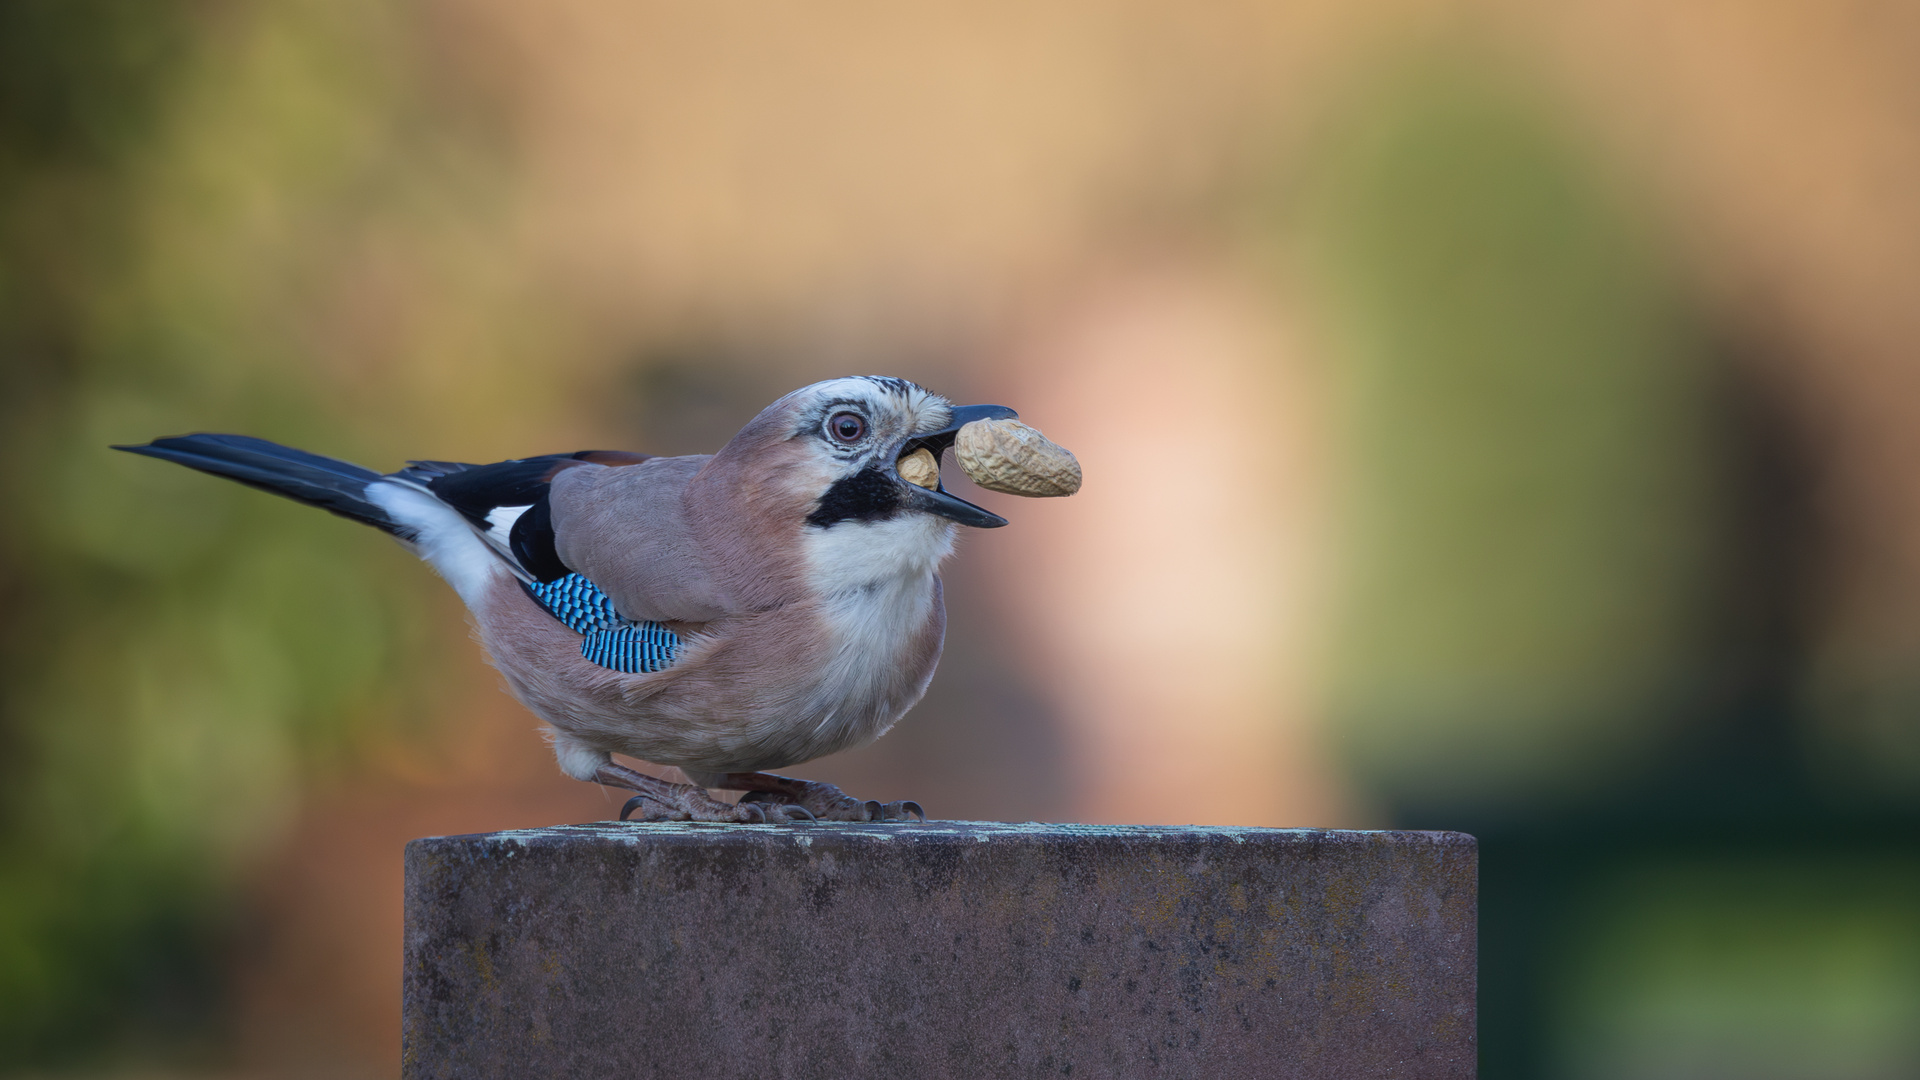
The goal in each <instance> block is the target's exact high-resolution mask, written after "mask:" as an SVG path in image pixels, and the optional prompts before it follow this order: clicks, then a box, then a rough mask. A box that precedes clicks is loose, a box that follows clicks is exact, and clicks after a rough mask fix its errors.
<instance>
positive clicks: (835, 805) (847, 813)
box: [721, 773, 927, 821]
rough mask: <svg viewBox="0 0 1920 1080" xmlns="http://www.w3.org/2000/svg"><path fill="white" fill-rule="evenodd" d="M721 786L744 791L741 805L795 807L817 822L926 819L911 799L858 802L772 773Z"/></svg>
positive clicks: (827, 787) (828, 787)
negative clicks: (888, 801) (885, 801)
mask: <svg viewBox="0 0 1920 1080" xmlns="http://www.w3.org/2000/svg"><path fill="white" fill-rule="evenodd" d="M721 786H722V787H726V788H731V789H733V790H736V791H745V792H746V793H747V794H745V795H743V796H741V797H740V805H741V806H748V805H753V806H784V807H798V808H800V809H802V810H805V811H806V812H808V813H810V814H812V815H813V816H814V817H815V818H817V819H818V820H820V821H907V820H911V819H918V820H920V821H925V820H927V812H926V811H925V810H922V809H921V808H920V804H919V803H917V802H914V801H913V800H912V799H901V800H899V801H897V802H890V803H883V802H878V801H876V800H873V799H868V800H867V801H865V802H862V801H861V800H859V799H856V798H854V797H853V796H851V795H848V794H847V793H846V792H844V791H841V790H840V789H839V788H837V787H835V786H834V785H832V784H825V783H821V782H820V781H818V780H796V779H794V778H792V777H789V776H776V775H774V774H773V773H728V774H727V775H726V778H725V780H724V782H723V783H722V784H721Z"/></svg>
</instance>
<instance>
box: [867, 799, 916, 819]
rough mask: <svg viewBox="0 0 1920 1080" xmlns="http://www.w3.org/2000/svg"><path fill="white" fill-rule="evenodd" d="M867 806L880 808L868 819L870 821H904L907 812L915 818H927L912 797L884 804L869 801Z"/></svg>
mask: <svg viewBox="0 0 1920 1080" xmlns="http://www.w3.org/2000/svg"><path fill="white" fill-rule="evenodd" d="M867 807H868V809H872V808H874V807H879V810H880V812H879V814H878V815H877V816H875V817H873V818H870V819H869V820H871V821H905V820H907V816H908V815H909V814H911V815H912V816H913V817H914V818H915V819H916V820H919V821H925V820H927V812H926V811H925V810H922V809H921V808H920V804H919V803H917V802H914V801H913V800H912V799H898V800H896V801H894V802H890V803H887V804H886V805H884V806H882V805H881V804H879V803H874V802H870V803H868V804H867Z"/></svg>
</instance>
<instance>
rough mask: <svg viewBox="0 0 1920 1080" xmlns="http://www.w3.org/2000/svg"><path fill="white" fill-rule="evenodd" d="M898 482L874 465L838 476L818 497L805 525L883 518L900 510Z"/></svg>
mask: <svg viewBox="0 0 1920 1080" xmlns="http://www.w3.org/2000/svg"><path fill="white" fill-rule="evenodd" d="M900 498H901V496H900V484H899V482H898V481H896V480H894V479H893V478H892V477H890V476H888V475H887V474H886V473H884V472H882V471H880V470H879V469H875V468H865V469H861V470H860V471H859V472H857V473H854V474H853V475H852V476H845V477H841V478H840V479H839V480H836V481H834V483H833V486H832V487H829V488H828V489H827V490H826V493H825V494H823V495H821V496H820V501H819V502H818V503H816V504H815V505H814V508H813V512H812V513H810V514H808V515H807V524H809V525H815V526H819V527H820V528H825V527H827V526H829V525H833V524H835V523H837V522H842V521H885V520H887V519H889V518H891V517H893V516H894V515H895V514H897V513H899V512H900Z"/></svg>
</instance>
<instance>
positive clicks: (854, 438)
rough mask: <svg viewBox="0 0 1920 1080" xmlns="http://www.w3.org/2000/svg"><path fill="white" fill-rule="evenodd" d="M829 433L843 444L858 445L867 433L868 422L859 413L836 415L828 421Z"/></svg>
mask: <svg viewBox="0 0 1920 1080" xmlns="http://www.w3.org/2000/svg"><path fill="white" fill-rule="evenodd" d="M827 433H828V434H829V435H832V436H833V437H834V438H835V439H838V440H839V441H841V442H843V443H857V442H859V441H860V439H861V438H862V437H863V436H865V435H866V433H867V421H866V420H865V419H864V418H863V417H861V415H860V414H859V413H850V412H843V413H834V414H833V415H832V416H831V417H829V418H828V419H827Z"/></svg>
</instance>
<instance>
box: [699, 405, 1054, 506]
mask: <svg viewBox="0 0 1920 1080" xmlns="http://www.w3.org/2000/svg"><path fill="white" fill-rule="evenodd" d="M1015 415H1016V414H1015V413H1014V411H1013V410H1012V409H1009V408H1007V407H1005V406H1003V405H954V404H953V403H952V402H949V401H948V400H947V399H946V398H943V397H941V396H940V395H938V394H936V393H934V392H932V391H931V390H928V389H926V388H925V387H923V386H920V385H918V384H916V383H912V382H908V381H907V380H905V379H895V378H887V377H883V376H876V375H856V376H850V377H848V378H843V379H830V380H828V381H826V382H819V383H814V384H813V385H812V386H805V387H801V388H800V389H798V390H795V391H794V392H793V393H791V394H788V395H787V396H785V397H783V398H781V399H780V400H779V401H776V402H774V403H773V404H772V405H769V406H767V408H766V409H765V410H763V411H762V412H761V413H760V415H759V416H757V417H755V418H754V419H753V421H752V422H751V423H749V424H748V425H747V426H746V427H744V428H742V429H741V430H740V433H739V434H738V435H736V436H734V437H733V439H732V441H730V442H728V443H727V445H726V447H725V448H723V449H722V450H721V451H720V453H719V454H717V455H715V458H714V464H715V465H716V466H719V467H721V469H722V470H724V471H725V472H727V473H730V474H731V475H732V477H733V479H734V482H735V483H736V484H738V485H739V487H738V489H737V490H738V493H739V494H741V495H744V496H745V497H746V498H747V499H748V500H749V501H751V502H753V503H756V504H759V505H760V506H762V507H763V508H764V509H766V510H769V511H775V512H780V513H782V516H785V515H787V514H797V515H799V516H801V517H804V520H805V523H806V525H807V526H810V527H813V528H820V529H831V528H833V527H834V526H836V525H839V524H841V523H843V522H869V523H871V522H882V521H892V520H895V519H898V518H901V517H903V516H905V515H919V514H930V515H933V516H935V517H938V518H945V519H946V520H948V521H953V522H958V523H959V524H962V525H971V526H974V527H975V528H982V529H995V528H999V527H1000V526H1002V525H1005V524H1006V523H1007V520H1006V519H1005V518H1003V517H1001V516H999V515H998V514H994V513H991V512H989V511H987V510H984V509H982V508H980V507H978V506H975V505H973V504H972V503H970V502H967V501H965V500H964V499H959V498H956V497H954V496H953V495H950V494H948V493H947V491H946V489H945V487H944V485H942V484H941V483H940V479H939V474H938V463H939V461H940V458H941V454H942V453H943V452H944V451H945V450H946V449H947V448H948V447H951V446H952V445H953V440H954V436H955V434H956V433H957V432H959V430H960V428H961V427H962V426H964V425H966V424H968V423H971V422H973V421H975V420H986V419H999V418H1011V417H1013V416H1015ZM920 450H925V451H927V454H924V455H922V454H918V453H917V451H920ZM929 457H930V458H931V462H932V470H931V471H926V470H927V464H926V462H927V459H928V458H929ZM914 458H917V459H918V464H919V468H917V469H916V468H915V462H913V461H910V460H909V459H914ZM903 462H904V463H906V464H907V473H908V476H902V475H901V473H902V464H903ZM909 476H910V477H912V479H911V480H910V479H909V478H908V477H909Z"/></svg>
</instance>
